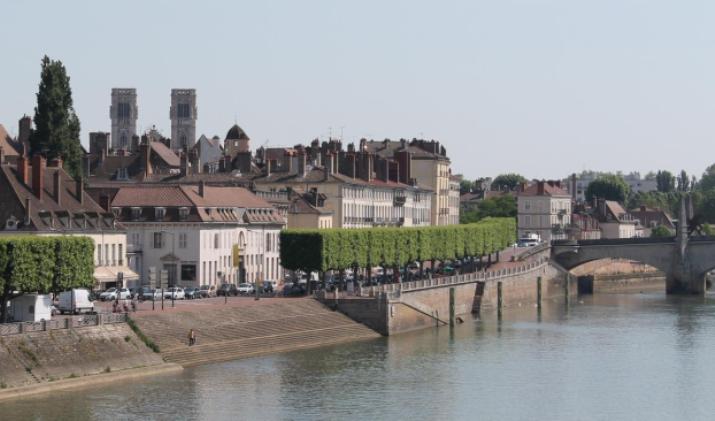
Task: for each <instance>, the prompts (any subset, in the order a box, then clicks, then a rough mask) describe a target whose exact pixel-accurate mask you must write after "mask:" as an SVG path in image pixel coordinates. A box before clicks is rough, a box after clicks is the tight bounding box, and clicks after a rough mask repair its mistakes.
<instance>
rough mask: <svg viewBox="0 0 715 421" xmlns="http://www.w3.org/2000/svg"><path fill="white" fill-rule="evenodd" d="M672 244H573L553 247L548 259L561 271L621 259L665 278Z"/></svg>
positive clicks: (668, 270) (670, 259) (671, 267)
mask: <svg viewBox="0 0 715 421" xmlns="http://www.w3.org/2000/svg"><path fill="white" fill-rule="evenodd" d="M673 250H674V247H673V243H672V242H668V243H664V242H652V243H634V244H628V243H623V242H612V243H611V242H593V243H592V244H588V243H586V242H580V243H574V244H556V245H554V246H553V248H552V251H551V255H552V259H553V260H554V261H555V262H556V263H558V264H559V265H561V266H562V267H563V268H565V269H569V270H571V269H574V268H576V267H578V266H581V265H583V264H585V263H588V262H593V261H596V260H602V259H625V260H632V261H636V262H640V263H643V264H646V265H648V266H652V267H654V268H656V269H658V270H660V271H662V272H663V273H665V274H666V276H667V275H668V274H670V273H672V270H673V257H674V256H673Z"/></svg>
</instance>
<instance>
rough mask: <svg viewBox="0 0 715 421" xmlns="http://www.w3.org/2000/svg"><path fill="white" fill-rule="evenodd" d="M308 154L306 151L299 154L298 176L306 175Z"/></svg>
mask: <svg viewBox="0 0 715 421" xmlns="http://www.w3.org/2000/svg"><path fill="white" fill-rule="evenodd" d="M305 161H306V156H305V152H302V151H301V153H299V154H298V177H301V178H302V177H305V167H306V162H305Z"/></svg>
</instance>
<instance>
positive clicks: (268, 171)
mask: <svg viewBox="0 0 715 421" xmlns="http://www.w3.org/2000/svg"><path fill="white" fill-rule="evenodd" d="M270 176H271V160H270V159H267V160H266V177H270Z"/></svg>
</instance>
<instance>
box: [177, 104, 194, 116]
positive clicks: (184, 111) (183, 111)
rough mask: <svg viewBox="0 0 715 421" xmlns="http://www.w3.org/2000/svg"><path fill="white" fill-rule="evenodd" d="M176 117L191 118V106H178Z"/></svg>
mask: <svg viewBox="0 0 715 421" xmlns="http://www.w3.org/2000/svg"><path fill="white" fill-rule="evenodd" d="M176 116H177V117H178V118H191V106H190V105H189V104H178V106H177V109H176Z"/></svg>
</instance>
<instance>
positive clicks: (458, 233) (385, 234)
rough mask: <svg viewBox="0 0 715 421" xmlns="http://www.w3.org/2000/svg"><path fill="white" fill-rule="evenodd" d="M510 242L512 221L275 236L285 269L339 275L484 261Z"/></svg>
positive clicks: (513, 231) (305, 231) (513, 229)
mask: <svg viewBox="0 0 715 421" xmlns="http://www.w3.org/2000/svg"><path fill="white" fill-rule="evenodd" d="M515 241H516V220H515V219H514V218H486V219H483V220H482V221H479V222H477V223H473V224H461V225H448V226H439V227H424V228H368V229H359V228H355V229H339V228H337V229H320V230H317V229H290V230H285V231H282V232H281V236H280V256H281V264H282V265H283V267H285V268H286V269H290V270H304V271H326V270H342V269H348V268H354V267H361V268H364V267H369V266H378V265H381V266H401V265H405V264H407V263H409V262H412V261H429V260H451V259H455V258H464V257H477V256H484V255H487V254H491V253H494V252H496V251H498V250H502V249H504V248H506V247H508V246H509V245H510V244H513V243H514V242H515Z"/></svg>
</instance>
